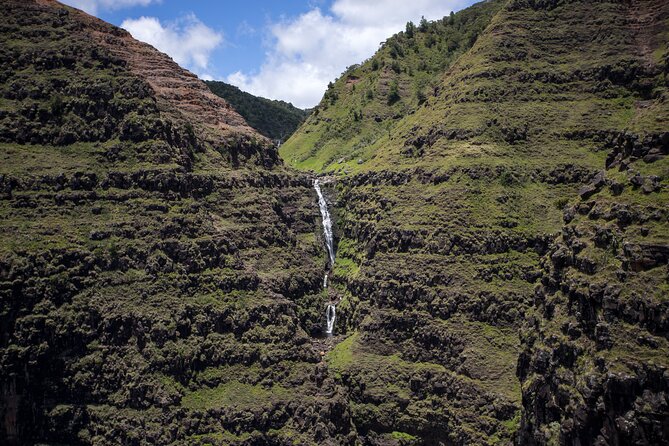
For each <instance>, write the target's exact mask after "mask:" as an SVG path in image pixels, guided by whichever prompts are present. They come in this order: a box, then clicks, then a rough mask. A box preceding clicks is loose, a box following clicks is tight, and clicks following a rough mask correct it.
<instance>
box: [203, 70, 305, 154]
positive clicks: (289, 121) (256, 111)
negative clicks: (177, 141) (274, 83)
mask: <svg viewBox="0 0 669 446" xmlns="http://www.w3.org/2000/svg"><path fill="white" fill-rule="evenodd" d="M205 82H206V84H207V86H208V87H209V89H210V90H211V91H212V92H213V93H214V94H216V95H218V96H220V97H222V98H223V99H225V100H227V101H228V102H230V104H231V105H232V106H233V107H235V109H236V110H237V111H238V112H239V113H240V114H241V115H242V116H244V119H246V120H247V121H248V122H249V124H250V125H251V126H252V127H253V128H255V129H256V130H258V132H260V133H261V134H263V135H265V136H267V137H268V138H271V139H273V140H278V141H281V142H283V141H285V140H286V139H288V137H290V135H292V133H293V132H294V131H295V130H296V129H297V127H298V126H299V125H300V124H301V123H302V121H304V119H305V118H306V117H307V116H308V115H309V111H308V110H302V109H299V108H297V107H294V106H293V104H291V103H288V102H284V101H277V100H271V99H266V98H263V97H259V96H254V95H252V94H250V93H247V92H245V91H242V90H240V89H239V88H238V87H235V86H234V85H230V84H226V83H225V82H221V81H205Z"/></svg>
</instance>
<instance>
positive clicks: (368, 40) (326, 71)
mask: <svg viewBox="0 0 669 446" xmlns="http://www.w3.org/2000/svg"><path fill="white" fill-rule="evenodd" d="M466 3H471V2H468V1H466V0H411V1H406V0H336V1H335V2H334V4H333V5H332V7H331V10H330V12H329V13H323V12H322V11H321V10H320V9H319V8H314V9H312V10H310V11H309V12H306V13H304V14H302V15H300V16H299V17H297V18H295V19H292V20H287V21H283V22H279V23H275V24H274V25H272V26H271V27H270V33H271V37H272V40H271V43H270V45H269V48H268V51H267V54H266V56H265V61H264V62H263V65H262V66H261V67H260V69H259V70H258V71H257V72H255V73H242V72H239V71H238V72H235V73H232V74H231V75H229V76H228V77H227V78H226V81H227V82H229V83H231V84H234V85H237V86H238V87H239V88H241V89H243V90H246V91H248V92H250V93H253V94H255V95H259V96H264V97H268V98H272V99H283V100H286V101H290V102H292V103H293V104H294V105H296V106H298V107H312V106H314V105H315V104H317V103H318V101H319V100H320V99H321V97H322V95H323V92H324V91H325V88H326V86H327V84H328V82H330V81H332V80H334V79H335V78H336V77H337V76H339V75H340V74H341V73H342V72H343V71H344V70H345V69H346V67H347V66H349V65H352V64H354V63H359V62H362V61H363V60H365V59H367V58H368V57H370V56H372V55H373V54H374V52H375V51H376V50H377V49H378V47H379V43H380V42H382V41H384V40H385V39H387V38H388V37H390V36H391V35H393V34H394V33H396V32H398V31H401V30H402V29H404V26H405V24H406V22H407V21H409V20H413V21H414V22H417V21H418V20H420V18H421V16H425V18H426V19H428V20H434V19H438V18H442V17H444V16H445V15H448V14H449V13H450V12H451V10H458V9H460V8H461V7H463V6H465V4H466Z"/></svg>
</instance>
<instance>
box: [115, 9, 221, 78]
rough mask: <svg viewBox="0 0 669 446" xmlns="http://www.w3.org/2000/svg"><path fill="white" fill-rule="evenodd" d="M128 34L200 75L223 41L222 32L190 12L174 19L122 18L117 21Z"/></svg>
mask: <svg viewBox="0 0 669 446" xmlns="http://www.w3.org/2000/svg"><path fill="white" fill-rule="evenodd" d="M121 28H124V29H126V30H127V31H129V32H130V34H132V36H133V37H134V38H135V39H137V40H141V41H142V42H146V43H148V44H150V45H153V46H154V47H156V48H158V49H159V50H160V51H162V52H164V53H166V54H168V55H170V56H171V57H172V59H174V61H175V62H176V63H178V64H179V65H181V66H183V67H186V68H188V69H190V70H192V71H194V72H195V73H197V74H198V75H199V76H200V77H202V78H211V75H209V74H206V70H207V69H208V68H209V59H210V57H211V53H212V51H214V50H215V49H216V48H217V47H218V46H219V45H221V43H222V42H223V35H222V34H221V33H219V32H216V31H214V30H213V29H211V28H209V27H208V26H207V25H205V24H204V23H202V22H201V21H200V20H199V19H198V18H197V17H196V16H195V15H194V14H189V15H186V16H184V17H182V18H180V19H178V20H176V21H174V22H169V23H161V21H160V20H158V19H157V18H155V17H140V18H138V19H126V20H124V21H123V23H121Z"/></svg>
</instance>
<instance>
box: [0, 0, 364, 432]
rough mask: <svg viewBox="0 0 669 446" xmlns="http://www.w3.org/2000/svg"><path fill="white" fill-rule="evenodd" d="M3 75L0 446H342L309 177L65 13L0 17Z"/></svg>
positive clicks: (202, 93)
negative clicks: (325, 354) (328, 371)
mask: <svg viewBox="0 0 669 446" xmlns="http://www.w3.org/2000/svg"><path fill="white" fill-rule="evenodd" d="M0 59H1V60H2V64H1V65H2V73H1V76H2V86H1V87H0V121H1V124H0V327H1V331H0V389H1V393H0V417H1V419H2V423H0V443H2V444H10V445H11V444H36V443H39V444H128V445H143V444H165V445H167V444H175V445H176V444H179V445H182V444H191V445H195V444H216V445H230V444H293V442H295V441H301V442H303V443H305V444H315V443H316V442H317V441H319V440H322V439H323V438H326V437H327V438H331V439H333V441H335V442H337V443H340V444H347V443H349V444H350V443H351V441H349V440H348V435H349V433H350V431H351V425H350V423H348V422H347V420H348V408H347V406H346V404H345V401H344V400H343V399H342V398H341V397H340V396H337V394H336V388H335V384H334V381H333V380H331V379H327V377H326V376H323V372H322V366H320V365H319V363H320V361H321V357H320V355H319V354H318V352H317V351H315V350H314V349H313V348H312V345H311V342H310V340H311V335H313V334H315V333H319V332H320V331H321V328H322V327H321V325H320V324H322V323H323V320H322V310H323V308H324V298H323V296H321V287H322V277H323V265H324V264H325V258H324V251H323V249H322V245H321V244H320V243H319V241H318V230H317V221H316V217H317V215H318V207H317V205H316V201H315V200H316V197H315V194H314V193H313V189H312V186H311V182H310V180H309V179H308V178H307V177H305V176H303V175H297V174H295V173H294V172H290V171H288V170H287V169H285V168H284V167H283V166H282V165H281V163H280V162H279V160H278V154H277V153H276V151H275V149H274V148H273V147H272V145H270V144H269V142H268V141H267V139H266V138H264V137H262V136H261V135H259V134H257V133H256V132H255V131H253V130H252V129H250V128H249V127H248V126H247V125H246V123H245V122H244V120H243V119H242V118H241V117H240V116H239V115H238V114H237V113H236V112H234V111H233V110H232V109H230V107H229V106H228V105H227V104H226V103H225V102H224V101H222V100H221V99H219V98H217V97H215V96H214V95H213V94H211V93H210V92H209V91H208V90H207V88H206V86H205V85H204V84H203V83H200V82H199V81H197V79H196V78H195V77H194V76H193V75H192V74H190V73H188V72H186V71H184V70H182V69H180V68H179V67H177V66H176V65H175V64H174V63H173V62H172V61H171V60H170V59H169V58H168V57H167V56H166V55H164V54H161V53H159V52H158V51H156V50H155V49H152V48H151V47H149V46H146V45H144V44H141V43H139V42H136V41H133V40H132V39H131V38H130V36H129V35H128V34H127V33H126V32H125V31H123V30H120V29H118V28H116V27H113V26H112V25H108V24H105V23H103V22H101V21H98V20H97V19H94V18H92V17H90V16H87V15H85V14H83V13H82V12H80V11H77V10H75V9H72V8H69V7H65V6H63V5H61V4H59V3H57V2H53V1H24V0H21V1H16V2H12V1H6V2H3V14H2V17H0ZM149 65H150V66H151V67H152V69H151V70H148V69H146V67H147V66H149ZM198 117H199V118H198ZM287 389H290V390H287ZM323 395H327V397H326V398H324V397H323ZM333 420H336V421H337V424H333Z"/></svg>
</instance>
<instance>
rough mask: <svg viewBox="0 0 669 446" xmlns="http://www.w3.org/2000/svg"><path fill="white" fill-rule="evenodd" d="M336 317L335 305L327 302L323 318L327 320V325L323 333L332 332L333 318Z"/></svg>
mask: <svg viewBox="0 0 669 446" xmlns="http://www.w3.org/2000/svg"><path fill="white" fill-rule="evenodd" d="M336 317H337V313H336V311H335V305H334V304H328V306H327V308H326V309H325V318H326V321H327V326H326V328H325V333H327V334H332V330H334V323H335V318H336Z"/></svg>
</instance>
